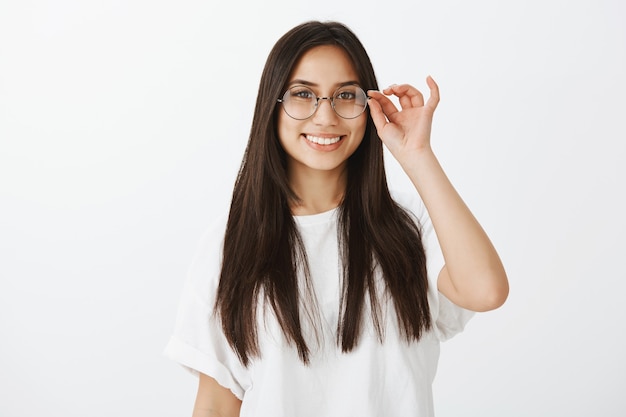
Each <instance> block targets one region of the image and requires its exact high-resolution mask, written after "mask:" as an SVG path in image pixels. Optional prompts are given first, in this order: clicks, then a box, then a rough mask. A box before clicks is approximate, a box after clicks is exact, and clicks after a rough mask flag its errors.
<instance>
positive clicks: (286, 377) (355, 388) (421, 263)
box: [167, 22, 508, 417]
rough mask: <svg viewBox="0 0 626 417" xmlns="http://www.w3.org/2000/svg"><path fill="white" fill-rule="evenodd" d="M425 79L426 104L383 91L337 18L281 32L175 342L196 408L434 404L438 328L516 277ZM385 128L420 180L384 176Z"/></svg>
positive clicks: (354, 411) (407, 90)
mask: <svg viewBox="0 0 626 417" xmlns="http://www.w3.org/2000/svg"><path fill="white" fill-rule="evenodd" d="M427 84H428V86H429V88H430V97H429V98H428V100H427V101H426V102H424V98H423V96H422V94H421V93H420V92H419V91H418V90H417V89H415V88H414V87H412V86H410V85H406V84H405V85H393V86H391V87H389V88H387V89H385V90H383V91H382V92H379V91H378V86H377V83H376V79H375V75H374V70H373V68H372V65H371V63H370V60H369V58H368V56H367V53H366V52H365V50H364V48H363V46H362V45H361V43H360V42H359V40H358V39H357V37H356V36H355V35H354V34H353V33H352V32H351V31H350V30H349V29H348V28H346V27H345V26H343V25H341V24H339V23H335V22H328V23H321V22H308V23H305V24H302V25H299V26H297V27H295V28H294V29H292V30H290V31H289V32H288V33H286V34H285V35H284V36H283V37H282V38H281V39H280V40H279V41H278V42H277V43H276V45H275V46H274V48H273V49H272V51H271V53H270V55H269V57H268V60H267V63H266V66H265V69H264V72H263V75H262V78H261V84H260V88H259V94H258V98H257V103H256V108H255V112H254V119H253V123H252V129H251V134H250V139H249V142H248V146H247V149H246V152H245V155H244V158H243V163H242V165H241V169H240V171H239V175H238V178H237V181H236V184H235V187H234V192H233V198H232V203H231V208H230V213H229V215H228V219H227V221H226V220H225V219H224V220H223V221H222V220H220V221H217V222H216V223H217V224H216V226H215V227H214V228H212V230H211V231H209V232H208V233H207V235H206V236H205V237H204V238H203V241H202V243H201V245H200V249H199V250H198V253H197V255H196V257H195V260H194V263H193V265H192V268H191V269H190V272H189V278H188V281H187V285H186V287H185V290H184V293H183V298H182V300H181V307H180V311H179V316H178V320H177V325H176V331H175V334H174V336H173V337H172V339H171V340H170V343H169V345H168V347H167V353H168V355H169V356H170V357H172V358H173V359H175V360H177V361H178V362H180V363H181V364H183V365H184V366H186V367H188V368H189V369H190V370H192V371H194V372H195V373H198V374H199V388H198V393H197V397H196V404H195V407H194V416H195V417H200V416H242V417H243V416H268V417H269V416H271V417H279V416H297V417H303V416H315V417H319V416H359V417H367V416H372V417H374V416H405V415H413V416H432V415H433V405H432V391H431V386H432V381H433V378H434V375H435V371H436V367H437V360H438V356H439V342H440V341H442V340H445V339H446V338H448V337H450V336H452V335H453V334H454V333H456V332H458V331H460V330H462V329H463V326H464V325H465V323H466V321H467V320H468V319H469V317H470V316H471V313H472V312H473V311H487V310H492V309H495V308H497V307H499V306H500V305H502V303H503V302H504V301H505V299H506V297H507V295H508V281H507V277H506V273H505V271H504V268H503V266H502V264H501V262H500V259H499V257H498V254H497V253H496V251H495V249H494V248H493V246H492V244H491V243H490V241H489V238H488V237H487V235H486V234H485V232H484V231H483V230H482V228H481V226H480V225H479V224H478V222H477V221H476V220H475V218H474V217H473V215H472V214H471V212H470V211H469V210H468V208H467V207H466V206H465V204H464V203H463V201H462V200H461V198H460V197H459V195H458V194H457V193H456V191H455V190H454V188H453V186H452V185H451V184H450V182H449V180H448V179H447V177H446V175H445V173H444V172H443V170H442V168H441V166H440V165H439V163H438V161H437V158H436V157H435V155H434V154H433V152H432V149H431V146H430V130H431V122H432V116H433V113H434V111H435V108H436V106H437V103H438V101H439V90H438V87H437V84H436V83H435V81H434V80H433V79H432V78H430V77H429V78H428V79H427ZM390 95H394V96H396V97H398V99H399V102H400V106H401V109H397V108H396V106H395V105H394V104H393V103H392V102H391V101H390V100H389V98H388V97H387V96H390ZM383 143H384V144H385V146H386V147H387V148H388V149H389V151H390V152H391V154H392V155H393V156H394V157H395V158H396V159H397V160H398V162H399V163H400V165H401V166H402V168H403V169H404V171H405V172H406V174H407V175H408V176H409V178H410V179H411V181H412V183H413V184H414V185H415V189H416V191H417V193H413V194H410V195H402V194H393V196H392V194H391V193H390V192H389V190H388V188H387V183H386V178H385V171H384V166H383V148H382V144H383ZM420 197H421V198H420Z"/></svg>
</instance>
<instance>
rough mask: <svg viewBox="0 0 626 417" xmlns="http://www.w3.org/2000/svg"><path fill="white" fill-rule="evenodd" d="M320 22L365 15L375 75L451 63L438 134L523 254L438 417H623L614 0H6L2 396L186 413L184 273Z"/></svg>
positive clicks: (473, 334) (463, 349)
mask: <svg viewBox="0 0 626 417" xmlns="http://www.w3.org/2000/svg"><path fill="white" fill-rule="evenodd" d="M308 19H323V20H325V19H333V20H340V21H343V22H345V23H347V24H348V25H349V26H351V27H352V29H354V31H355V32H356V33H357V34H358V35H359V36H360V38H361V40H362V41H363V43H364V44H365V46H366V48H367V49H368V51H369V52H370V54H371V58H372V61H373V63H374V67H375V69H376V71H377V75H378V77H379V81H380V84H381V87H385V86H386V85H388V84H391V83H403V82H409V83H412V84H414V85H416V86H417V87H419V88H422V89H424V88H425V87H426V85H425V82H424V79H425V77H426V76H427V75H428V74H431V75H432V76H433V77H434V78H435V79H436V80H437V81H438V83H439V84H440V87H441V94H442V101H441V104H440V107H439V109H438V110H437V113H436V118H435V126H434V131H433V139H432V140H433V143H434V145H433V146H434V148H435V151H436V153H437V154H438V156H439V158H440V160H441V162H442V164H443V165H444V168H445V169H446V171H447V172H448V174H449V176H450V178H451V179H452V181H453V183H454V184H455V186H456V187H457V188H458V190H459V191H460V193H461V195H462V196H463V197H464V198H465V200H466V202H467V203H468V204H469V206H470V207H471V208H472V210H473V211H474V213H475V215H476V216H477V217H478V219H479V220H480V221H481V223H482V224H483V226H484V227H485V229H486V230H487V231H488V233H489V234H490V236H491V238H492V240H493V241H494V243H495V245H496V246H497V248H498V249H499V252H500V254H501V256H502V259H503V261H504V263H505V266H506V268H507V271H508V273H509V278H510V281H511V295H510V298H509V300H508V302H507V303H506V304H505V306H503V307H502V308H501V309H499V310H497V311H495V312H491V313H485V314H480V315H478V316H477V317H476V318H475V319H474V320H473V321H472V322H470V324H469V325H468V328H467V330H466V331H465V332H464V333H463V334H461V335H459V336H458V337H456V338H454V339H453V340H451V341H449V342H447V343H445V344H444V345H443V346H442V359H441V361H440V368H439V373H438V376H437V379H436V382H435V403H436V409H437V412H438V416H460V415H463V416H481V417H485V416H494V417H495V416H497V417H501V416H509V417H511V416H568V417H573V416H581V417H583V416H584V417H588V416H592V415H597V416H622V415H624V413H625V412H626V397H625V396H624V395H623V390H624V387H625V386H626V361H625V360H624V352H625V351H626V341H625V339H624V319H625V318H626V307H625V305H624V303H623V298H624V297H623V294H624V291H625V290H626V285H625V284H624V282H625V280H626V272H624V268H623V259H624V257H623V252H624V248H625V245H624V243H623V236H624V234H625V232H626V227H625V223H626V222H625V220H624V213H625V212H626V203H624V197H623V196H624V180H625V179H626V168H625V167H624V164H623V163H622V161H623V160H624V158H625V157H626V147H625V145H624V141H625V140H626V128H625V127H624V116H625V115H626V104H625V103H626V100H625V97H626V82H625V77H624V74H626V6H625V5H624V3H623V2H620V1H617V0H615V1H610V0H601V1H592V0H581V1H557V0H548V1H538V0H526V1H523V2H522V1H518V2H502V1H495V0H493V1H488V0H478V1H473V2H468V1H461V0H456V1H451V0H450V1H437V2H433V1H429V2H425V1H414V2H410V3H409V2H397V1H382V2H381V1H364V0H358V1H345V2H339V1H328V0H319V1H314V2H311V1H306V2H304V1H293V0H292V1H286V0H285V1H262V2H253V1H249V2H247V3H240V2H227V3H226V4H220V5H217V4H216V3H215V2H207V1H147V0H117V1H111V0H109V1H104V0H102V1H84V0H55V1H43V0H31V1H16V0H14V1H9V0H1V2H0V338H1V339H0V415H1V416H3V417H4V416H7V417H18V416H20V417H21V416H35V415H46V416H55V417H56V416H59V417H61V416H62V417H74V416H76V417H78V416H80V417H84V416H137V415H142V416H148V415H149V416H172V415H175V416H182V415H190V413H191V412H190V410H191V407H192V403H193V399H194V396H195V387H196V381H195V378H193V377H192V376H190V375H189V374H187V373H186V372H185V371H184V370H183V369H182V368H181V367H179V366H178V365H177V364H175V363H173V362H171V361H169V360H167V359H166V358H164V357H163V356H162V350H163V348H164V346H165V344H166V343H167V340H168V338H169V335H170V333H171V330H172V328H173V325H174V320H175V314H176V309H177V303H178V296H179V294H180V291H181V289H182V284H183V280H184V277H185V272H186V269H187V266H188V265H189V262H190V260H191V256H192V254H193V251H194V249H195V245H196V243H197V241H198V239H199V237H200V235H201V234H202V232H203V231H204V230H205V228H206V227H207V226H208V225H209V223H210V222H211V218H212V217H213V216H214V215H215V214H216V213H219V212H221V211H222V210H224V209H225V208H226V207H227V206H228V203H229V197H230V193H231V189H232V185H233V181H234V178H235V174H236V172H237V169H238V167H239V162H240V159H241V156H242V151H243V148H244V146H245V142H246V137H247V135H248V130H249V124H250V121H251V115H252V108H253V104H254V100H255V96H256V91H257V87H258V81H259V78H260V73H261V69H262V66H263V64H264V61H265V58H266V56H267V53H268V52H269V50H270V48H271V47H272V45H273V43H274V42H275V41H276V40H277V38H278V37H279V36H280V35H282V34H283V33H284V32H285V31H286V30H288V29H289V28H291V27H292V26H294V25H296V24H298V23H301V22H302V21H305V20H308ZM388 162H389V177H390V181H391V182H392V183H393V184H394V185H395V186H396V187H408V186H409V185H408V181H407V180H406V179H405V178H404V176H403V175H402V173H401V171H400V170H399V169H398V166H397V165H396V164H395V162H394V161H393V160H392V159H389V160H388Z"/></svg>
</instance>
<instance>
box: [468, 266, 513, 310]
mask: <svg viewBox="0 0 626 417" xmlns="http://www.w3.org/2000/svg"><path fill="white" fill-rule="evenodd" d="M491 282H492V283H491V284H490V285H487V286H486V288H484V289H483V291H481V293H482V294H481V296H480V297H479V298H478V299H477V300H476V303H475V304H476V305H475V306H473V307H475V308H472V310H474V311H477V312H486V311H491V310H495V309H498V308H500V307H502V305H503V304H504V303H505V302H506V300H507V298H508V297H509V281H508V280H507V278H506V274H504V275H502V276H499V277H498V278H497V279H494V280H492V281H491Z"/></svg>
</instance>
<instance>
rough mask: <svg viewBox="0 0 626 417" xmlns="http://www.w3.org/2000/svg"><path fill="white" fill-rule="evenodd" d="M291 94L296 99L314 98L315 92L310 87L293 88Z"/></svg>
mask: <svg viewBox="0 0 626 417" xmlns="http://www.w3.org/2000/svg"><path fill="white" fill-rule="evenodd" d="M289 96H290V97H291V98H292V99H294V100H313V99H314V98H315V94H314V93H313V91H311V90H309V89H308V88H292V89H291V90H289Z"/></svg>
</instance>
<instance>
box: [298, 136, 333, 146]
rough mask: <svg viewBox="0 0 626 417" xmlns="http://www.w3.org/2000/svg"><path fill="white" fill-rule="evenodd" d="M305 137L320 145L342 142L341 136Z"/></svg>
mask: <svg viewBox="0 0 626 417" xmlns="http://www.w3.org/2000/svg"><path fill="white" fill-rule="evenodd" d="M304 137H305V138H306V140H308V141H309V142H313V143H316V144H318V145H333V144H335V143H337V142H339V141H340V140H341V136H335V137H320V136H313V135H304Z"/></svg>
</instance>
